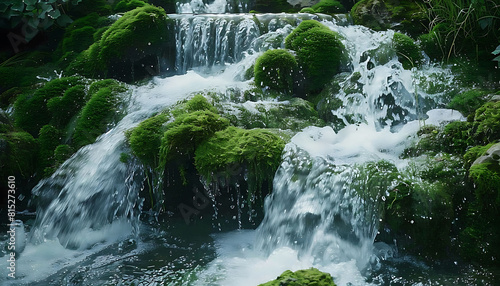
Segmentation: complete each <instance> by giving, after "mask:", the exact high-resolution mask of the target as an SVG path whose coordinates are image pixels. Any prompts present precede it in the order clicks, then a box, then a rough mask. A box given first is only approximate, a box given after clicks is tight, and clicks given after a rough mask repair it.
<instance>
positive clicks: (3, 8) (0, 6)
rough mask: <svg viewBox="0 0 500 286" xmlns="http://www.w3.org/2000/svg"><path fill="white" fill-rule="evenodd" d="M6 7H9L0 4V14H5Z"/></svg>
mask: <svg viewBox="0 0 500 286" xmlns="http://www.w3.org/2000/svg"><path fill="white" fill-rule="evenodd" d="M8 7H9V5H7V4H5V3H0V13H5V11H7V8H8Z"/></svg>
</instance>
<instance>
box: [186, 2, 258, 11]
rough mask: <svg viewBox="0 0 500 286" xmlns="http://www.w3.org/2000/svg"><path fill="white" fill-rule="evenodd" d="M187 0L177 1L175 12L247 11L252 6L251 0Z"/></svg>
mask: <svg viewBox="0 0 500 286" xmlns="http://www.w3.org/2000/svg"><path fill="white" fill-rule="evenodd" d="M208 2H209V1H203V0H189V1H181V2H177V9H176V10H177V13H179V14H191V13H194V14H206V13H248V12H249V11H250V7H251V6H252V2H253V1H251V0H239V1H233V0H229V1H226V0H215V1H210V2H211V3H208Z"/></svg>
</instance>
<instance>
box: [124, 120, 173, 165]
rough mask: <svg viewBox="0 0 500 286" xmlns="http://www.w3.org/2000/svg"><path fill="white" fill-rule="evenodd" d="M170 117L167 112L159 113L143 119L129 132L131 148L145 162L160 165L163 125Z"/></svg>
mask: <svg viewBox="0 0 500 286" xmlns="http://www.w3.org/2000/svg"><path fill="white" fill-rule="evenodd" d="M168 119H169V116H168V115H167V114H158V115H156V116H153V117H151V118H148V119H146V120H144V121H142V122H141V123H140V124H139V125H138V126H137V127H136V128H134V129H132V130H131V132H130V133H129V135H128V142H129V144H130V148H131V149H132V152H133V154H134V155H135V156H137V157H138V158H139V159H140V160H141V161H142V162H143V163H144V164H147V165H149V166H152V167H157V166H158V164H159V153H160V145H161V138H162V136H163V133H164V132H165V130H164V128H163V125H164V124H165V122H167V121H168Z"/></svg>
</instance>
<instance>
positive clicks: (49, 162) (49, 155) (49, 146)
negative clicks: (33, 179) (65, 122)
mask: <svg viewBox="0 0 500 286" xmlns="http://www.w3.org/2000/svg"><path fill="white" fill-rule="evenodd" d="M61 140H62V134H61V131H60V130H59V129H57V128H55V127H54V126H52V125H45V126H43V127H42V129H40V135H39V136H38V145H39V152H38V162H39V163H38V164H39V169H40V171H41V172H42V173H43V175H44V176H49V175H50V174H52V172H53V169H51V168H50V167H52V166H54V163H55V158H54V150H55V149H56V147H57V146H58V145H59V144H61Z"/></svg>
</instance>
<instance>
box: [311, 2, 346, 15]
mask: <svg viewBox="0 0 500 286" xmlns="http://www.w3.org/2000/svg"><path fill="white" fill-rule="evenodd" d="M311 8H312V9H314V11H315V12H316V13H324V14H335V13H344V12H345V9H344V6H343V5H342V4H341V3H340V2H339V1H335V0H321V1H319V3H317V4H315V5H313V6H312V7H311Z"/></svg>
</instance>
